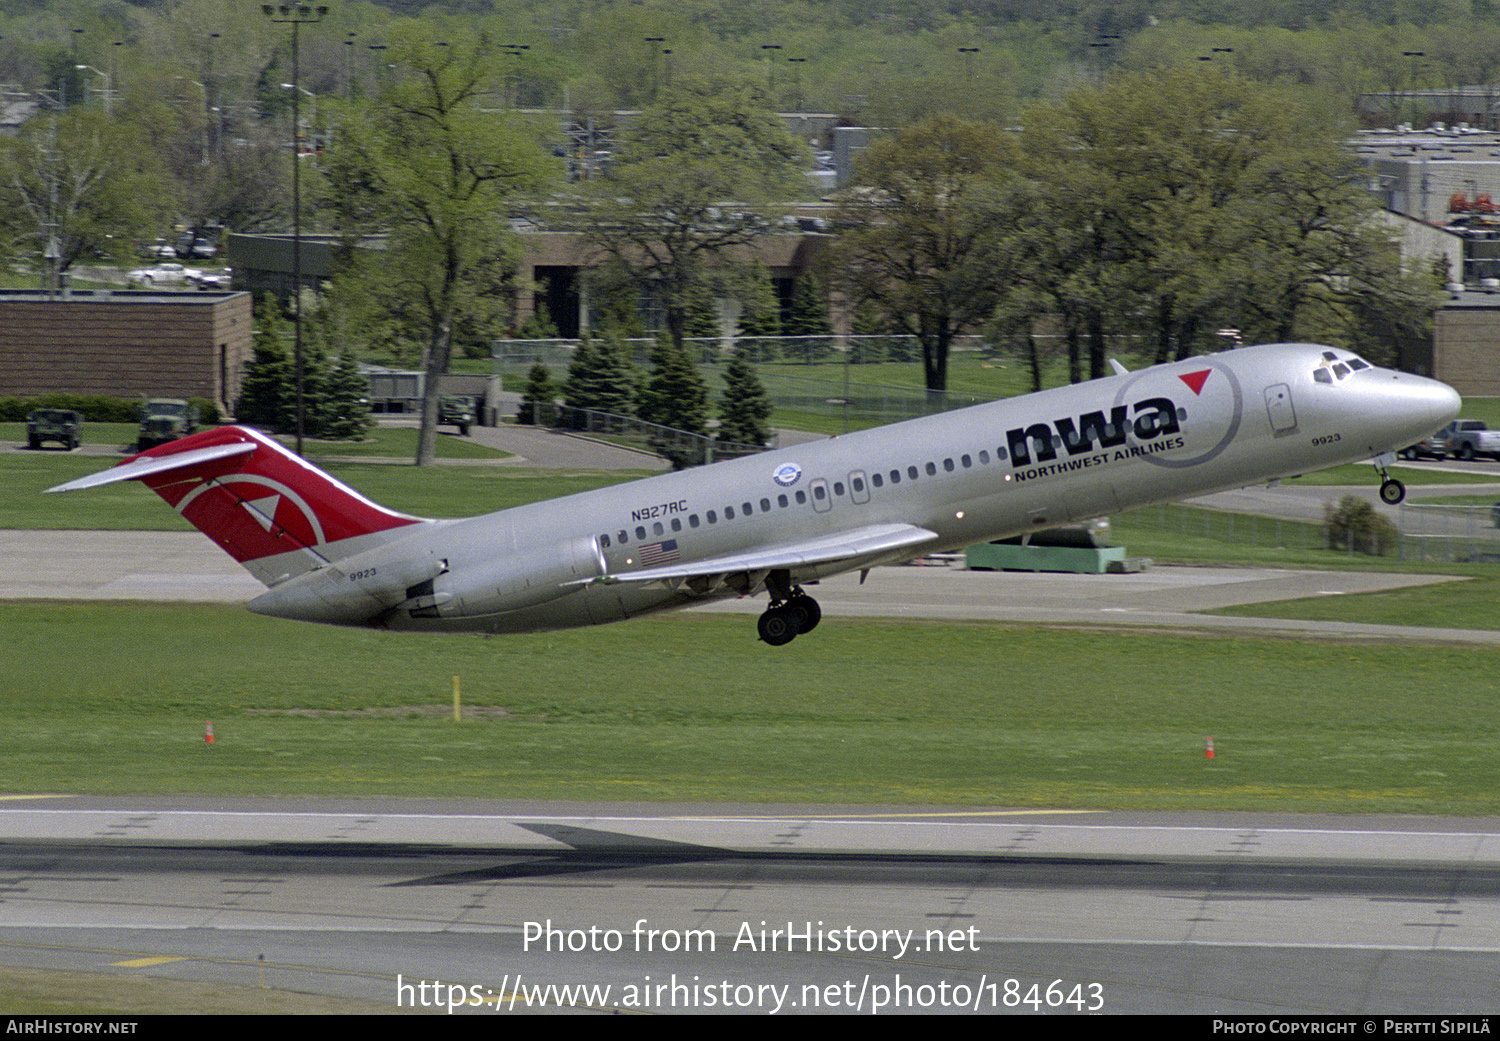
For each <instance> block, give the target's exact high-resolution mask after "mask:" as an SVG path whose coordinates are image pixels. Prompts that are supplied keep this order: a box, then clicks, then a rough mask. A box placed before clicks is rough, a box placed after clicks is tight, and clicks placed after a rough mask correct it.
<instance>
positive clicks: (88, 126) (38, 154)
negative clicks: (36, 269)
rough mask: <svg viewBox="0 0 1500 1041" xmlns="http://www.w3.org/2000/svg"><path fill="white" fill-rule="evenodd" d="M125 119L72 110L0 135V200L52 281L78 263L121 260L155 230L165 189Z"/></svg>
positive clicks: (8, 218) (146, 148)
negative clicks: (9, 134)
mask: <svg viewBox="0 0 1500 1041" xmlns="http://www.w3.org/2000/svg"><path fill="white" fill-rule="evenodd" d="M151 155H152V151H151V148H150V147H149V145H148V144H147V143H146V141H145V140H143V139H141V138H140V137H139V136H137V135H136V133H135V132H134V129H133V128H132V127H131V126H130V124H128V123H125V122H123V121H119V120H112V119H110V118H108V117H107V116H105V115H104V114H103V113H102V112H96V111H93V110H91V109H75V110H73V111H71V112H67V113H64V114H62V115H57V116H38V117H36V118H33V119H31V120H29V121H28V122H27V123H26V124H25V125H24V126H22V127H21V131H20V133H19V134H18V135H17V136H15V137H13V138H0V205H3V207H4V213H5V217H4V218H3V220H4V221H5V222H6V223H7V224H8V225H9V230H10V232H11V233H12V234H13V235H15V236H16V237H17V238H18V239H21V240H23V241H26V242H29V243H30V244H31V247H32V250H34V252H32V255H33V256H35V257H37V258H39V259H40V260H41V262H42V263H43V265H44V266H45V269H46V270H47V272H48V273H49V276H50V277H52V278H55V277H56V276H57V275H59V274H62V273H63V272H66V271H67V270H68V269H69V268H70V267H72V266H73V265H74V264H75V263H77V262H78V261H80V260H83V259H86V258H93V257H98V256H106V257H112V258H116V259H123V258H124V257H125V256H126V255H127V254H128V252H129V251H130V249H131V248H132V246H133V245H134V243H135V242H137V241H139V240H140V239H142V238H147V237H150V236H151V235H154V234H155V229H156V228H158V227H160V221H161V214H162V209H163V207H162V203H163V200H164V199H165V198H166V197H167V195H168V193H167V192H166V191H165V190H164V178H163V177H162V176H161V174H160V171H159V170H158V169H156V168H155V167H154V166H153V165H152V163H151V161H150V159H149V158H148V157H150V156H151Z"/></svg>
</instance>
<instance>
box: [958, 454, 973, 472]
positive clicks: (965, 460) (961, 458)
mask: <svg viewBox="0 0 1500 1041" xmlns="http://www.w3.org/2000/svg"><path fill="white" fill-rule="evenodd" d="M958 461H959V462H960V463H963V464H964V469H965V470H967V469H968V468H969V467H971V466H973V465H974V460H972V459H970V458H969V457H968V456H966V455H961V456H959V457H958Z"/></svg>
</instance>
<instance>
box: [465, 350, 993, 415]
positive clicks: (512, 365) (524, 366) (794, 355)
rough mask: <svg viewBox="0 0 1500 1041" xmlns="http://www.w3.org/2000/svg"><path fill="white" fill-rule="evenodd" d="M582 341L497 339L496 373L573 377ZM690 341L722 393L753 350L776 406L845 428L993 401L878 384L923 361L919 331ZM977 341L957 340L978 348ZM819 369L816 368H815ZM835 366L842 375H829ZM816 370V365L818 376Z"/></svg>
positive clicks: (513, 381)
mask: <svg viewBox="0 0 1500 1041" xmlns="http://www.w3.org/2000/svg"><path fill="white" fill-rule="evenodd" d="M623 342H624V344H625V347H626V349H627V351H628V352H629V354H630V357H631V360H632V361H633V362H634V364H636V365H638V366H640V367H641V368H643V369H644V368H648V367H649V366H650V363H651V351H652V349H653V348H654V347H655V346H656V341H655V340H654V339H630V340H625V341H623ZM576 346H577V341H576V340H498V341H496V342H495V344H494V346H493V354H492V362H493V365H494V369H495V372H496V373H497V374H498V375H501V376H503V377H504V378H505V381H506V387H507V389H510V388H519V387H520V386H521V385H522V383H523V382H524V380H525V378H526V375H527V372H528V370H529V369H530V368H531V366H532V365H535V364H536V363H537V362H540V363H542V364H543V365H546V366H547V367H548V369H550V370H551V371H552V374H553V377H554V378H556V379H558V380H562V379H564V378H566V376H567V372H568V367H569V366H570V365H571V364H572V362H573V350H574V348H575V347H576ZM684 346H686V347H687V349H688V350H689V352H691V354H692V355H693V358H694V359H695V361H696V362H697V364H698V372H699V374H700V375H701V376H702V377H703V380H704V382H705V383H706V384H707V385H708V388H709V392H710V394H712V395H717V394H718V393H719V392H720V390H721V389H722V387H723V369H724V367H725V366H726V365H727V364H728V362H729V358H730V354H731V351H739V352H741V353H744V354H746V355H748V357H749V359H750V360H751V361H752V362H754V363H755V364H756V373H757V375H758V376H759V378H760V382H761V385H762V386H763V387H765V389H766V394H767V395H768V396H769V397H770V399H771V404H772V406H773V407H775V408H776V409H777V410H779V411H781V412H792V413H803V414H812V415H817V416H824V417H828V418H831V419H834V420H837V421H839V422H840V423H841V424H843V426H844V428H845V429H846V430H852V429H857V428H861V427H866V426H874V425H878V424H882V423H896V422H899V421H901V420H903V419H915V418H917V417H919V416H928V415H932V414H934V413H937V412H947V411H950V410H952V409H956V408H967V407H968V406H970V405H978V404H982V403H984V402H985V401H989V400H991V399H990V398H986V397H982V396H980V395H975V394H961V393H955V392H953V391H945V392H931V391H927V390H924V389H922V388H921V387H898V386H888V385H885V384H879V383H871V382H869V381H867V380H865V379H862V378H861V375H862V372H861V370H862V369H863V368H864V367H865V366H866V365H870V364H875V363H879V362H909V363H912V364H913V365H920V363H921V358H922V350H921V346H920V344H918V343H917V340H916V338H915V337H912V336H847V337H842V338H838V337H833V336H756V337H743V336H742V337H738V338H736V339H734V340H728V341H726V340H723V339H719V338H717V337H711V338H693V339H688V340H685V341H684ZM975 346H976V345H975V344H969V343H965V344H961V345H955V347H956V348H960V349H974V347H975ZM814 367H816V369H815V370H814ZM830 369H832V370H834V371H835V372H836V373H837V375H836V376H835V377H830V375H829V371H830ZM809 370H814V371H815V372H816V373H817V374H816V375H814V374H812V372H810V371H809Z"/></svg>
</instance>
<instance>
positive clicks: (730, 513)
mask: <svg viewBox="0 0 1500 1041" xmlns="http://www.w3.org/2000/svg"><path fill="white" fill-rule="evenodd" d="M724 519H725V520H734V507H733V506H726V507H724Z"/></svg>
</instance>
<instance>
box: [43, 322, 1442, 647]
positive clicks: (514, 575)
mask: <svg viewBox="0 0 1500 1041" xmlns="http://www.w3.org/2000/svg"><path fill="white" fill-rule="evenodd" d="M1111 364H1112V365H1113V366H1114V369H1115V375H1113V376H1107V377H1103V378H1100V379H1095V380H1091V381H1089V382H1086V383H1080V384H1074V385H1072V386H1067V387H1060V388H1057V389H1055V390H1047V391H1042V392H1040V393H1034V394H1027V395H1024V396H1020V397H1015V398H1010V399H1007V400H1003V401H996V402H992V403H989V404H984V405H976V406H973V407H970V408H965V409H960V410H957V411H953V412H945V413H941V414H939V415H935V416H929V417H925V418H922V419H914V420H908V421H906V422H902V423H896V424H892V425H890V426H883V427H877V428H874V429H871V430H865V431H862V432H859V433H854V434H846V435H843V436H840V437H836V438H832V439H829V440H825V441H819V442H814V443H810V444H802V445H797V446H795V447H791V448H779V449H774V450H771V451H767V452H765V453H762V454H760V455H755V456H749V457H745V458H740V459H735V460H729V461H725V462H721V463H716V464H714V465H712V466H703V467H699V468H696V469H690V470H684V471H681V472H676V473H669V474H662V475H659V476H655V477H648V478H643V479H641V480H638V481H632V482H629V483H626V484H621V485H616V486H613V487H609V488H602V489H599V490H597V491H589V492H581V493H579V494H576V495H569V496H566V497H563V498H560V499H554V500H550V501H546V502H538V503H532V504H530V505H526V506H517V507H513V508H511V509H506V510H501V511H499V512H497V513H491V514H486V515H484V516H480V517H472V518H469V519H465V520H433V519H427V518H421V517H414V516H410V515H407V514H404V513H398V512H395V511H393V510H389V509H386V508H385V507H382V506H379V505H377V504H376V503H374V502H371V501H370V500H369V499H367V498H365V497H364V496H362V495H360V494H359V493H358V492H356V491H354V490H353V489H351V488H349V487H348V486H347V485H345V484H343V483H342V482H340V481H338V480H336V479H335V478H333V477H331V476H329V475H328V474H326V473H324V472H323V471H321V470H319V469H318V468H317V467H315V466H313V465H312V464H310V463H308V462H306V461H304V460H303V459H301V458H299V457H298V456H296V455H293V454H292V453H291V452H289V451H287V450H286V449H285V448H282V447H281V446H280V445H279V444H277V443H276V442H275V441H273V440H271V439H270V438H268V437H266V436H264V435H262V434H260V433H257V432H256V431H254V430H250V429H247V428H244V427H238V426H227V427H220V428H218V429H215V430H208V431H202V432H199V433H197V434H194V435H192V436H190V437H187V438H184V439H181V440H178V441H173V442H170V443H168V444H165V445H161V446H159V447H156V448H152V449H150V450H149V451H146V452H142V453H140V454H138V455H135V456H133V457H131V458H130V459H127V460H124V461H123V462H121V463H120V464H118V465H116V466H115V467H114V468H113V469H110V470H105V471H103V472H101V473H97V474H93V475H90V476H88V477H83V478H80V479H78V480H75V481H69V482H67V483H66V484H62V485H59V486H57V487H56V488H52V489H49V491H53V492H63V491H73V490H77V489H84V488H94V487H99V486H101V485H106V484H112V483H114V482H117V481H134V480H138V481H141V482H143V483H144V484H146V485H147V486H148V487H150V488H151V489H152V490H154V491H155V492H156V493H157V494H158V495H160V496H161V497H162V498H163V499H165V500H166V501H167V503H169V504H170V505H171V506H172V507H173V508H175V509H176V510H177V511H178V512H179V513H181V514H182V515H183V516H184V517H185V518H187V520H188V521H190V522H191V523H192V524H194V525H195V526H196V527H197V528H198V529H199V530H200V531H202V532H203V533H204V534H206V535H207V536H208V537H209V538H211V539H213V540H214V541H215V542H217V543H218V544H219V545H220V546H221V547H222V548H223V549H225V550H226V551H227V552H228V553H229V554H230V555H231V556H233V557H234V558H235V559H236V560H238V561H239V562H240V563H241V564H242V565H244V567H245V568H246V569H248V570H249V571H250V572H251V574H253V575H254V576H255V577H256V578H257V579H259V580H260V581H261V582H262V583H264V584H265V585H266V587H267V589H266V592H264V593H262V594H260V595H259V596H258V597H256V598H255V599H254V600H252V601H250V603H249V605H248V607H249V609H250V610H251V611H254V612H256V613H259V614H263V615H271V616H275V617H280V618H291V619H299V620H303V621H310V622H324V623H329V624H334V625H347V626H365V627H377V628H384V629H390V630H398V631H426V632H434V631H435V632H460V631H473V632H482V633H517V632H535V631H541V630H548V629H563V628H570V627H574V626H583V625H593V624H601V623H605V622H614V621H619V620H622V619H627V618H632V617H635V616H637V615H643V614H648V613H652V612H657V611H665V610H670V609H674V608H681V607H689V606H691V605H693V604H699V603H703V602H705V601H708V600H713V599H716V598H723V597H731V596H734V597H743V596H751V595H756V594H758V593H760V592H762V591H764V592H765V593H767V594H768V597H769V606H768V607H767V609H766V610H765V612H764V613H763V614H761V615H760V618H759V621H758V623H757V630H758V633H759V636H760V638H761V639H762V640H764V641H765V642H766V643H768V644H770V645H773V646H780V645H784V644H786V643H789V642H790V641H791V640H793V639H794V638H796V637H797V636H798V635H799V634H802V633H807V632H810V631H812V630H813V629H814V628H816V626H817V625H818V622H819V620H820V618H821V615H822V612H821V609H820V608H819V606H818V603H817V601H816V600H815V599H813V597H811V596H809V595H808V594H807V593H806V592H805V591H804V589H803V587H804V586H806V585H811V584H814V583H816V582H817V581H818V580H819V579H822V578H826V577H828V576H830V575H836V574H840V573H845V572H852V571H859V572H860V580H861V581H864V579H865V578H866V577H867V576H868V574H869V572H870V570H871V569H872V568H874V567H877V566H879V565H884V564H893V563H900V562H904V561H907V560H911V559H913V558H916V557H919V556H923V555H925V554H929V553H934V552H940V551H948V550H955V549H960V548H963V547H965V546H970V545H974V544H977V543H981V542H986V541H989V540H992V539H998V538H1005V537H1011V536H1016V535H1023V536H1024V535H1027V534H1028V533H1031V532H1035V531H1038V530H1041V529H1044V528H1048V527H1053V526H1056V525H1058V524H1062V523H1066V522H1070V521H1078V520H1085V519H1089V518H1093V517H1098V516H1103V515H1107V514H1111V513H1115V512H1118V511H1121V510H1126V509H1130V508H1133V507H1138V506H1146V505H1151V504H1154V503H1159V502H1168V501H1173V500H1178V499H1184V498H1190V497H1193V496H1197V495H1203V494H1207V493H1209V492H1215V491H1221V490H1225V489H1230V488H1241V487H1245V486H1247V485H1250V484H1255V483H1259V482H1262V481H1267V480H1274V479H1277V478H1282V477H1288V476H1295V475H1298V474H1303V473H1309V472H1312V471H1315V470H1321V469H1324V468H1326V467H1330V466H1335V465H1338V464H1341V463H1349V462H1356V461H1359V460H1364V459H1371V460H1372V461H1373V462H1374V465H1375V468H1376V471H1377V472H1378V473H1379V475H1380V476H1381V478H1382V483H1381V493H1380V494H1381V498H1382V499H1383V500H1384V501H1385V502H1387V503H1390V504H1395V503H1398V502H1400V501H1401V500H1402V498H1403V497H1404V495H1405V489H1404V488H1402V486H1401V484H1400V482H1398V481H1396V480H1394V479H1392V478H1391V477H1390V476H1389V474H1388V473H1387V472H1386V467H1387V466H1388V465H1389V464H1390V462H1391V461H1393V460H1394V458H1395V452H1396V451H1397V450H1399V449H1402V448H1404V447H1406V446H1407V445H1410V444H1414V443H1415V442H1417V441H1418V440H1420V439H1421V438H1423V437H1426V436H1427V435H1428V434H1431V433H1432V432H1433V431H1435V430H1437V429H1438V428H1440V427H1442V426H1443V425H1444V424H1446V423H1448V422H1449V421H1450V420H1452V419H1453V418H1455V417H1456V416H1457V415H1458V412H1459V404H1460V401H1459V396H1458V394H1457V393H1456V392H1455V391H1454V390H1453V389H1452V388H1451V387H1448V386H1447V385H1446V384H1443V383H1439V382H1437V381H1435V380H1431V379H1425V378H1423V377H1420V376H1413V375H1410V374H1407V373H1403V372H1396V371H1394V370H1390V369H1385V368H1379V367H1377V366H1374V365H1371V364H1370V363H1369V362H1367V361H1365V360H1364V359H1362V358H1360V357H1359V356H1358V355H1356V354H1353V353H1352V352H1350V351H1347V350H1341V349H1336V348H1331V347H1325V346H1322V345H1320V344H1273V345H1262V346H1254V347H1241V348H1238V349H1234V350H1229V351H1225V352H1222V353H1218V354H1211V355H1205V356H1200V357H1195V358H1191V359H1188V360H1186V361H1178V362H1172V363H1169V364H1165V365H1156V366H1152V367H1150V368H1145V369H1140V370H1137V371H1134V372H1131V371H1128V370H1126V369H1125V367H1124V366H1123V365H1120V364H1119V363H1118V362H1112V363H1111Z"/></svg>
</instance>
